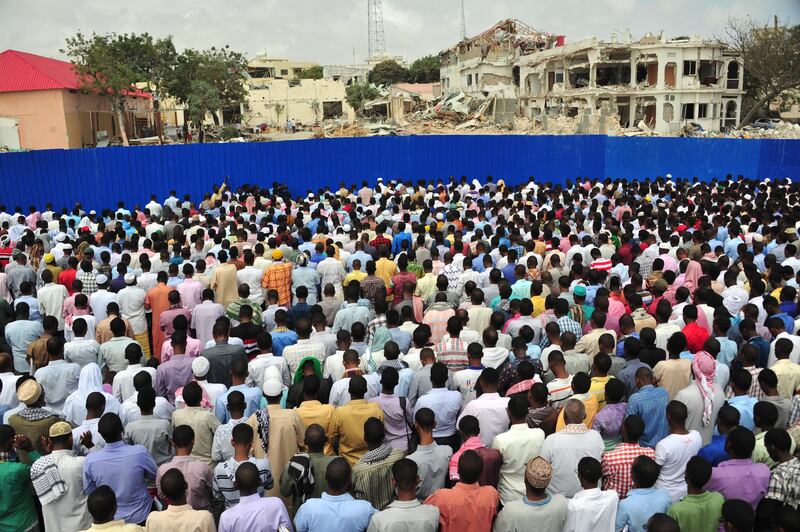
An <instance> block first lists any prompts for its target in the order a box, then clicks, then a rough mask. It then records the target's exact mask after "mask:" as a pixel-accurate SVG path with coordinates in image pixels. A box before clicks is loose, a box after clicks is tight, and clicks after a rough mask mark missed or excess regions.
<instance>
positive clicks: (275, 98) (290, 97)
mask: <svg viewBox="0 0 800 532" xmlns="http://www.w3.org/2000/svg"><path fill="white" fill-rule="evenodd" d="M248 91H249V92H248V96H247V105H246V106H244V111H243V114H242V125H243V126H244V127H256V126H258V125H259V124H269V125H272V126H281V125H283V124H284V123H285V122H286V119H287V118H290V119H292V120H294V121H295V122H299V123H302V124H314V123H316V122H317V121H321V120H322V118H323V103H324V102H342V118H343V119H345V120H349V121H352V120H353V119H354V118H355V112H354V111H353V108H352V107H350V106H349V105H348V104H347V102H346V101H345V85H344V83H342V82H341V81H333V80H327V79H316V80H314V79H303V80H300V82H299V83H298V84H297V85H296V86H291V84H290V83H289V82H288V81H287V80H267V79H253V80H250V83H249V88H248ZM314 102H317V109H318V112H316V113H315V112H314ZM278 106H280V111H281V112H280V114H278Z"/></svg>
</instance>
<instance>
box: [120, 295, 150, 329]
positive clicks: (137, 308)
mask: <svg viewBox="0 0 800 532" xmlns="http://www.w3.org/2000/svg"><path fill="white" fill-rule="evenodd" d="M146 295H147V294H146V293H145V291H144V290H142V289H141V288H139V287H138V286H126V287H125V288H123V289H122V290H120V291H119V292H117V305H119V312H120V314H122V317H123V318H125V319H126V320H128V321H129V322H130V324H131V328H132V329H133V334H141V333H143V332H145V331H147V319H146V318H145V312H144V300H145V297H146Z"/></svg>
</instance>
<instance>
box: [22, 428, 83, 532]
mask: <svg viewBox="0 0 800 532" xmlns="http://www.w3.org/2000/svg"><path fill="white" fill-rule="evenodd" d="M48 436H49V440H48V442H47V443H48V446H49V448H50V454H48V455H45V456H43V457H41V458H39V459H38V460H36V461H35V462H34V463H33V466H31V481H32V483H33V489H34V490H35V491H36V496H37V497H38V498H39V502H40V503H41V505H42V515H43V516H44V526H45V530H85V529H87V528H89V527H90V526H91V524H92V516H91V515H89V509H88V507H87V505H86V499H87V497H88V496H87V494H86V493H85V492H84V491H83V466H84V463H85V462H86V458H85V457H83V456H74V454H73V452H72V449H73V437H72V427H71V426H70V424H69V423H66V422H64V421H59V422H58V423H55V424H53V426H51V427H50V431H49V434H48ZM81 440H82V442H83V438H81Z"/></svg>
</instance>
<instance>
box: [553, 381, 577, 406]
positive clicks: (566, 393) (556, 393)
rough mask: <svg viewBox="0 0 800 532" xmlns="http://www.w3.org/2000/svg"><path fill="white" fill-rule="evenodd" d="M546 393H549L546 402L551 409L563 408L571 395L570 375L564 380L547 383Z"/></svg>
mask: <svg viewBox="0 0 800 532" xmlns="http://www.w3.org/2000/svg"><path fill="white" fill-rule="evenodd" d="M547 391H548V392H549V396H548V400H549V401H550V405H552V407H553V408H560V407H562V406H564V403H566V402H567V399H569V398H570V397H572V395H573V393H572V375H568V376H567V378H566V379H558V378H556V379H553V380H552V381H550V382H549V383H547Z"/></svg>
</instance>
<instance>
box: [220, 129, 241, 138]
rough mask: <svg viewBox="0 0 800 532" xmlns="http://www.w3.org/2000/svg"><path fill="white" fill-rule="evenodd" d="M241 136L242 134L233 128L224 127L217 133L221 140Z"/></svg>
mask: <svg viewBox="0 0 800 532" xmlns="http://www.w3.org/2000/svg"><path fill="white" fill-rule="evenodd" d="M241 135H242V133H241V132H240V131H239V130H238V129H236V128H235V127H234V126H225V127H223V128H222V131H220V132H219V136H220V138H221V139H223V140H228V139H233V138H236V137H240V136H241Z"/></svg>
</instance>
